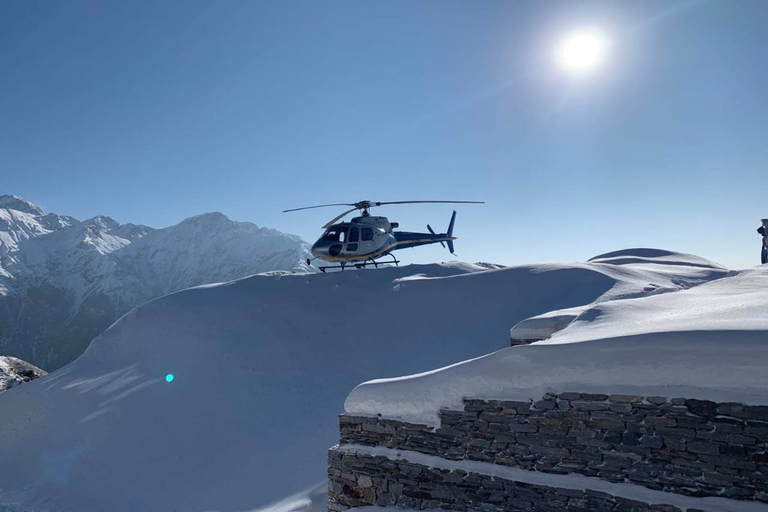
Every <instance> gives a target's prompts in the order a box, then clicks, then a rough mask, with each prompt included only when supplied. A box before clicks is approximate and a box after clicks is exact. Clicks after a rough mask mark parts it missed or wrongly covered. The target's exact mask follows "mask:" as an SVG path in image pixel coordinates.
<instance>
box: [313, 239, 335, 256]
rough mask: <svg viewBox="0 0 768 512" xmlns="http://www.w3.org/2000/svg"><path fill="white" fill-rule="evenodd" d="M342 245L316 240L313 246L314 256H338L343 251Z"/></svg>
mask: <svg viewBox="0 0 768 512" xmlns="http://www.w3.org/2000/svg"><path fill="white" fill-rule="evenodd" d="M342 247H343V246H342V245H341V244H339V243H333V242H316V243H315V245H313V246H312V249H311V252H312V256H314V257H316V258H320V259H323V258H327V257H329V256H331V257H336V256H338V255H339V254H340V253H341V249H342Z"/></svg>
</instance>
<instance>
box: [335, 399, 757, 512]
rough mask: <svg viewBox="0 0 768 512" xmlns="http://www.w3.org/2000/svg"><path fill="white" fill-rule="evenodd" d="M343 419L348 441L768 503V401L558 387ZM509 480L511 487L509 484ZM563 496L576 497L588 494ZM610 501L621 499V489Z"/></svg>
mask: <svg viewBox="0 0 768 512" xmlns="http://www.w3.org/2000/svg"><path fill="white" fill-rule="evenodd" d="M340 427H341V443H342V445H343V444H357V445H365V446H381V447H387V448H396V449H399V450H409V451H413V452H418V453H422V454H427V455H434V456H438V457H440V458H442V459H447V460H471V461H482V462H490V463H493V464H498V465H503V466H510V467H516V468H521V469H526V470H531V471H534V470H535V471H539V472H548V473H555V474H573V473H575V474H580V475H584V476H589V477H598V478H600V479H603V480H607V481H609V482H627V483H633V484H636V485H641V486H643V487H646V488H649V489H653V490H658V491H666V492H672V493H676V494H681V495H687V496H694V497H704V496H710V497H715V496H717V497H724V498H731V499H739V500H755V501H761V502H765V503H768V406H748V405H743V404H736V403H715V402H709V401H703V400H692V399H683V398H675V399H672V400H668V399H666V398H664V397H640V396H628V395H610V396H608V395H601V394H588V393H560V394H559V395H554V394H547V395H545V396H544V397H543V398H542V399H541V400H539V401H537V402H510V401H483V400H466V401H465V403H464V409H463V410H461V411H452V410H443V411H441V413H440V426H439V427H438V428H430V427H427V426H425V425H416V424H409V423H404V422H398V421H393V420H386V419H380V418H369V417H354V416H347V415H342V416H341V419H340ZM331 462H332V464H331V469H334V464H333V461H331ZM342 462H343V461H342V460H341V459H339V461H338V464H336V466H337V467H336V468H335V469H339V470H341V471H342V473H347V475H348V474H349V471H348V470H347V469H345V468H344V464H343V463H342ZM334 473H335V471H334ZM329 476H330V478H331V482H332V483H333V482H336V484H334V485H336V487H337V488H341V489H343V488H344V487H343V486H344V485H347V486H348V487H349V485H348V482H346V483H345V482H342V483H339V481H341V480H343V479H342V478H341V476H340V474H339V475H336V474H330V473H329ZM369 476H370V475H369ZM431 476H435V477H436V475H431ZM378 478H383V476H379V477H378ZM429 481H430V482H431V483H433V484H439V482H441V480H439V479H438V480H431V479H430V480H429ZM394 483H398V482H397V481H395V482H394ZM339 486H341V487H339ZM349 489H354V486H353V487H349ZM414 489H415V490H414ZM414 489H411V490H409V486H408V485H404V490H403V494H401V495H402V496H406V498H407V497H408V495H407V494H405V491H406V490H409V492H411V491H414V492H415V491H418V490H419V489H418V488H414ZM503 490H504V492H503V493H501V494H503V495H504V496H507V497H508V491H507V484H504V489H503ZM475 491H477V489H475ZM513 491H515V492H517V491H516V490H515V489H513ZM355 492H356V491H355ZM368 492H369V494H370V491H368ZM509 492H512V491H509ZM551 492H553V491H546V493H551ZM567 492H570V491H567ZM497 494H498V493H497ZM345 495H346V494H344V493H342V494H341V495H340V496H341V497H342V498H343V496H345ZM555 495H557V492H555ZM382 496H384V498H382ZM512 496H516V494H514V493H513V494H512ZM548 496H549V494H548ZM329 497H330V502H331V503H342V502H344V500H343V499H341V500H340V501H339V500H336V501H334V500H335V498H334V491H332V492H331V493H330V495H329ZM369 497H370V496H369ZM561 497H562V496H561ZM567 497H568V498H569V499H570V498H573V499H574V500H575V501H574V502H579V503H581V502H580V501H579V500H583V499H586V495H585V496H567ZM380 498H381V499H382V500H383V501H387V500H390V501H391V499H392V496H391V493H390V494H386V493H384V494H381V493H379V494H378V495H377V497H376V500H379V499H380ZM355 499H357V498H355ZM397 499H399V498H396V500H397ZM424 499H425V500H426V498H424ZM467 499H469V500H470V501H473V500H474V501H476V499H475V498H471V499H470V498H467ZM494 499H497V498H494ZM498 499H500V498H498ZM505 499H506V498H505ZM547 499H554V500H555V501H557V499H559V498H557V497H551V496H550V497H548V498H547ZM427 501H428V500H427ZM474 501H473V502H474ZM365 502H366V503H370V500H367V501H365ZM355 503H356V502H355ZM374 503H375V501H374ZM388 503H389V501H388ZM542 503H543V502H542ZM613 503H614V505H613V506H619V505H618V502H616V499H614V500H613ZM396 504H398V505H400V503H396ZM488 504H489V505H491V503H488ZM346 506H354V505H349V503H347V505H346ZM408 506H410V505H408ZM602 506H605V507H607V506H608V505H607V504H604V505H602ZM649 506H650V505H649ZM502 508H503V507H502ZM463 509H464V510H474V509H473V508H463ZM588 509H589V510H612V509H611V508H593V507H589V508H588ZM522 510H526V509H525V508H522ZM531 510H548V509H547V508H535V509H531Z"/></svg>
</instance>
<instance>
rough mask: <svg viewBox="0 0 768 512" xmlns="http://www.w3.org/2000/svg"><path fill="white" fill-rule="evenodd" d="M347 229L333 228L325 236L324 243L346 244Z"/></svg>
mask: <svg viewBox="0 0 768 512" xmlns="http://www.w3.org/2000/svg"><path fill="white" fill-rule="evenodd" d="M346 234H347V228H346V227H344V226H331V227H330V228H328V231H326V232H325V234H324V235H323V238H322V240H323V242H344V238H346Z"/></svg>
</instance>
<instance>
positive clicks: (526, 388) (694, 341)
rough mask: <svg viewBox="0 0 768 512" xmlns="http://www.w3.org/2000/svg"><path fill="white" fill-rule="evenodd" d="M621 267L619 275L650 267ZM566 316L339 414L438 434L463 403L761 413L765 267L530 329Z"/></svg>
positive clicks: (368, 392) (374, 389) (765, 396)
mask: <svg viewBox="0 0 768 512" xmlns="http://www.w3.org/2000/svg"><path fill="white" fill-rule="evenodd" d="M610 259H612V260H613V261H616V260H615V259H614V258H610ZM621 259H622V260H623V261H622V262H621V264H622V265H629V266H634V264H635V263H641V264H642V265H647V264H648V263H647V262H645V261H641V258H639V257H635V256H630V255H623V256H621ZM678 263H679V260H677V261H675V262H671V263H670V262H667V264H670V265H672V266H675V265H677V264H678ZM702 268H704V267H702ZM569 316H573V319H572V320H571V321H570V322H569V323H568V325H567V326H564V325H561V326H560V328H559V329H550V327H552V326H553V325H554V322H551V323H549V324H546V325H544V326H543V327H542V324H538V325H536V326H534V325H533V324H532V323H531V321H530V320H528V321H525V322H521V324H519V325H518V326H516V327H515V328H514V329H512V334H513V336H515V335H517V336H518V337H520V338H523V337H526V336H527V337H532V336H533V335H536V334H542V337H544V336H549V335H550V334H551V337H550V338H549V339H547V340H545V341H540V342H537V343H534V344H532V345H526V346H518V347H511V348H507V349H504V350H500V351H498V352H496V353H494V354H490V355H487V356H484V357H480V358H477V359H475V360H472V361H466V362H463V363H460V364H456V365H453V366H450V367H446V368H442V369H440V370H435V371H432V372H428V373H425V374H421V375H412V376H409V377H401V378H397V379H389V380H379V381H371V382H367V383H364V384H362V385H360V386H359V387H358V388H356V389H355V390H354V391H353V392H352V393H351V394H350V395H349V397H348V398H347V400H346V404H345V408H346V411H347V412H350V413H355V414H381V415H383V416H385V417H397V418H401V419H405V420H406V421H413V422H418V423H427V424H437V421H438V419H437V416H438V411H439V410H440V409H441V408H443V407H448V408H454V409H456V408H461V404H462V399H463V398H484V399H489V398H504V399H509V400H528V399H538V398H539V397H541V396H542V395H543V394H544V393H547V392H553V393H559V392H564V391H573V390H579V391H583V392H592V393H605V392H607V393H626V394H640V395H643V396H649V395H657V396H659V395H660V396H666V397H670V398H672V397H687V398H698V399H704V400H713V401H720V402H728V401H732V402H742V403H752V404H761V405H764V404H768V373H766V371H765V369H766V368H767V367H768V267H765V266H763V267H757V268H755V269H751V270H744V271H740V272H733V273H731V274H730V275H728V276H726V277H724V278H722V279H719V280H716V281H712V282H709V283H705V284H702V285H701V286H697V287H695V288H693V289H689V290H681V291H678V292H675V293H666V294H661V295H650V296H647V297H640V298H630V299H619V300H613V301H603V302H598V303H596V304H593V305H591V306H588V307H583V308H573V309H571V310H567V311H554V312H551V313H549V314H547V315H541V316H539V317H537V319H539V320H541V319H555V318H565V317H569ZM536 327H541V329H539V332H538V333H537V332H536ZM521 330H522V331H524V334H521V333H520V332H521ZM552 331H556V332H554V333H552Z"/></svg>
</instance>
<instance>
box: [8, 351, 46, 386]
mask: <svg viewBox="0 0 768 512" xmlns="http://www.w3.org/2000/svg"><path fill="white" fill-rule="evenodd" d="M28 372H31V374H34V377H33V375H31V374H30V373H28ZM45 374H46V373H45V372H44V371H43V370H41V369H40V368H38V367H36V366H34V365H31V364H29V363H27V362H26V361H22V360H21V359H17V358H15V357H8V356H0V393H3V392H4V391H6V390H8V389H11V388H12V387H15V386H18V385H19V384H23V383H24V382H26V381H28V380H29V379H30V378H39V377H41V376H43V375H45Z"/></svg>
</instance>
